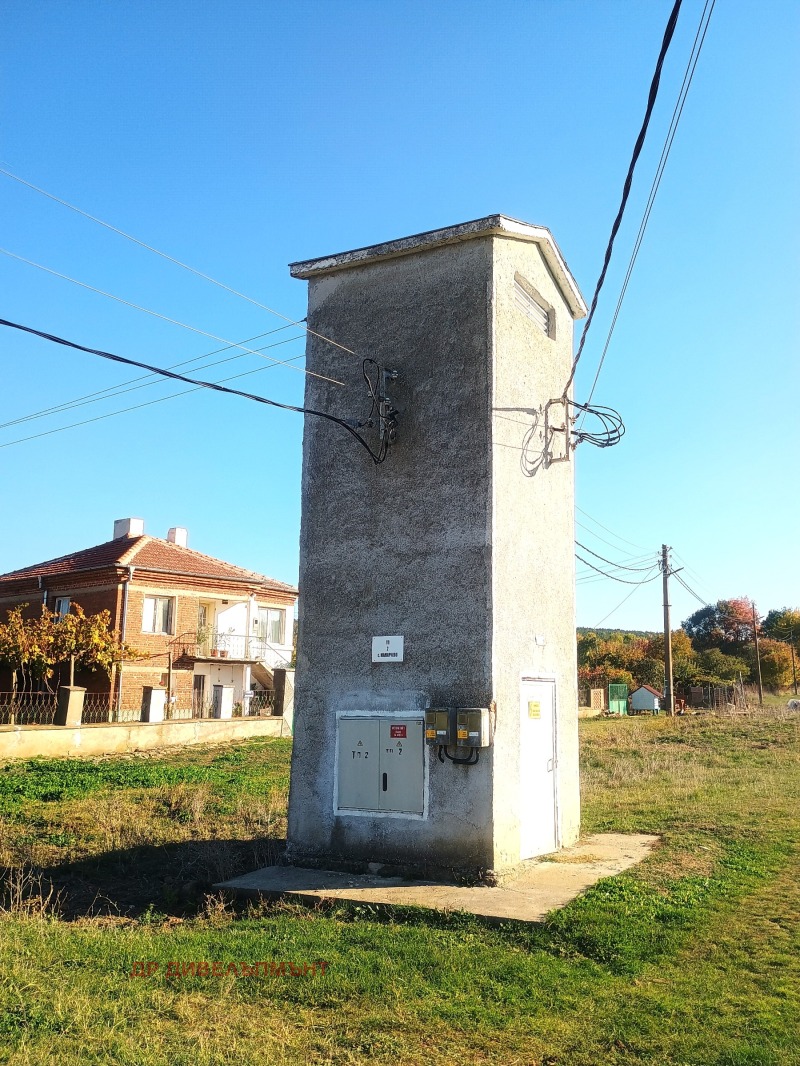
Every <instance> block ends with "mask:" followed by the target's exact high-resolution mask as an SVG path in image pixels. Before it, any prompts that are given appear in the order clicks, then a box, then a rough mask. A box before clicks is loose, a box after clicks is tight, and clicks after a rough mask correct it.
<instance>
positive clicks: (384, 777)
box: [383, 774, 386, 792]
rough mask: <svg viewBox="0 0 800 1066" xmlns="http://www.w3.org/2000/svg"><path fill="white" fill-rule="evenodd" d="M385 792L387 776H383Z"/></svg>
mask: <svg viewBox="0 0 800 1066" xmlns="http://www.w3.org/2000/svg"><path fill="white" fill-rule="evenodd" d="M383 791H384V792H385V791H386V774H384V775H383Z"/></svg>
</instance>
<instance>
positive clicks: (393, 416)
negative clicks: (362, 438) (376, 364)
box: [378, 367, 400, 448]
mask: <svg viewBox="0 0 800 1066" xmlns="http://www.w3.org/2000/svg"><path fill="white" fill-rule="evenodd" d="M399 377H400V372H399V371H398V370H388V369H384V368H383V367H381V370H380V387H379V393H378V418H379V429H380V439H381V445H382V446H383V447H386V448H388V447H390V445H392V444H395V443H396V442H397V418H398V414H399V412H398V411H397V408H396V407H395V406H394V404H393V403H392V401H391V399H390V398H389V394H388V389H389V382H391V381H397V379H398V378H399Z"/></svg>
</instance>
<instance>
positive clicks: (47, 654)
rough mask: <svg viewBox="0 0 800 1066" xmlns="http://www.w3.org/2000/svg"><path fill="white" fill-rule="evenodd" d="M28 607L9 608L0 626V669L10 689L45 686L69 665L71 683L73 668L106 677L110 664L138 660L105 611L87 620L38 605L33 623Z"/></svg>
mask: <svg viewBox="0 0 800 1066" xmlns="http://www.w3.org/2000/svg"><path fill="white" fill-rule="evenodd" d="M27 606H28V605H27V604H22V605H21V606H19V607H14V608H12V609H11V610H9V611H8V612H7V617H8V621H7V622H4V623H0V664H2V665H3V666H6V667H8V668H9V669H10V670H11V673H12V685H13V687H14V689H16V688H17V687H18V683H19V682H20V681H21V682H22V687H23V688H27V687H30V686H32V685H33V684H38V683H43V684H48V682H49V680H50V678H51V677H52V676H53V668H54V667H55V666H56V665H58V664H59V663H67V662H68V663H69V664H70V684H72V682H73V679H74V669H75V666H76V665H77V666H80V667H83V668H84V669H88V670H102V671H103V672H104V673H106V674H109V675H110V673H111V670H112V667H113V665H114V664H115V663H118V662H121V661H122V659H132V658H139V653H138V652H137V651H136V650H135V649H134V648H132V647H131V646H130V645H129V644H126V643H124V642H123V641H122V640H120V638H119V635H118V634H117V633H116V631H115V630H113V629H112V628H111V614H110V612H108V611H100V612H99V613H98V614H91V615H87V614H85V613H84V611H83V608H81V607H80V606H79V605H78V604H71V605H70V611H69V613H68V614H67V615H65V616H64V617H60V616H59V615H57V614H54V613H53V612H51V611H49V610H48V609H47V607H45V606H44V605H43V606H42V610H41V614H40V615H39V617H38V618H25V617H23V611H24V610H25V608H26V607H27Z"/></svg>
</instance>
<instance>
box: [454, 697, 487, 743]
mask: <svg viewBox="0 0 800 1066" xmlns="http://www.w3.org/2000/svg"><path fill="white" fill-rule="evenodd" d="M491 742H492V733H491V725H490V722H489V709H488V707H460V708H459V709H458V710H457V711H456V743H457V744H458V746H459V747H460V748H488V747H489V745H490V744H491Z"/></svg>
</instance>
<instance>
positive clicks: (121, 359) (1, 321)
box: [0, 318, 396, 464]
mask: <svg viewBox="0 0 800 1066" xmlns="http://www.w3.org/2000/svg"><path fill="white" fill-rule="evenodd" d="M0 326H6V327H8V328H10V329H17V330H20V331H21V332H23V333H30V334H32V335H33V336H35V337H41V338H42V340H46V341H51V342H52V343H54V344H63V345H64V346H65V347H67V348H74V349H75V350H76V351H79V352H87V353H88V354H89V355H97V356H99V357H100V358H101V359H110V360H111V361H112V362H114V363H123V364H124V365H126V366H137V367H140V368H141V369H142V370H149V371H150V373H151V374H161V375H163V376H164V377H166V378H171V379H172V380H173V381H185V382H186V383H187V384H188V385H197V386H199V387H201V388H205V389H213V390H214V392H221V393H225V394H227V395H229V396H240V397H242V399H245V400H252V401H253V402H254V403H262V404H267V405H268V406H269V407H277V408H280V409H281V410H283V411H295V412H296V413H297V414H302V415H313V416H315V417H317V418H324V419H326V420H327V421H328V422H333V423H334V424H335V425H337V426H341V427H342V429H344V430H345V431H346V432H347V433H349V434H350V435H351V436H352V437H354V438H355V439H356V440H357V441H358V443H359V444H360V445H361V446H362V448H364V449H365V450H366V451H367V452H368V453H369V455H370V458H371V459H372V461H373V462H374V463H376V464H378V463H382V462H383V461H384V460H385V459H386V455H387V454H388V445H389V443H391V438H390V436H389V435H387V436H383V435H382V438H381V447H380V450H379V451H378V452H375V451H373V449H372V447H371V446H370V444H369V442H368V441H367V440H365V439H364V437H362V436H361V434H360V433H359V432H358V429H359V428H361V427H362V425H364V424H368V422H367V423H358V422H351V421H348V420H347V419H344V418H337V417H336V415H332V414H329V413H328V412H327V411H317V410H314V409H313V408H311V407H296V406H295V405H294V404H289V403H279V402H278V401H277V400H270V399H267V397H266V396H258V395H257V394H256V393H252V392H242V391H241V390H240V389H229V388H228V387H227V386H225V385H218V384H216V383H215V382H213V381H199V380H198V379H197V378H190V377H186V375H184V374H176V373H175V371H174V370H165V369H164V368H163V367H159V366H153V365H152V364H150V363H143V362H141V361H140V360H138V359H128V358H127V357H126V356H124V355H116V354H114V353H113V352H104V351H103V350H102V349H100V348H87V347H86V346H85V345H83V344H77V343H76V342H75V341H69V340H66V339H65V338H64V337H57V336H55V334H52V333H45V332H43V331H42V330H39V329H34V328H33V327H32V326H23V325H21V324H20V323H19V322H9V321H8V320H7V319H5V318H0ZM368 363H372V364H374V365H375V367H376V368H377V373H378V375H379V376H380V375H381V374H382V373H383V369H382V368H381V367H380V366H378V364H377V363H375V361H374V360H370V359H365V360H364V367H363V369H364V377H365V378H366V379H367V383H368V385H369V391H370V394H371V396H372V410H373V411H374V409H375V406H376V404H377V403H378V402H379V397H378V395H377V394H376V390H375V387H374V386H373V384H372V382H371V381H370V380H369V378H368V377H367V372H366V365H367V364H368ZM371 414H372V412H370V416H369V417H371ZM394 414H396V412H394ZM390 416H391V412H389V413H387V414H386V415H384V414H382V415H381V421H382V422H384V420H385V421H390ZM369 417H368V421H369Z"/></svg>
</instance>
